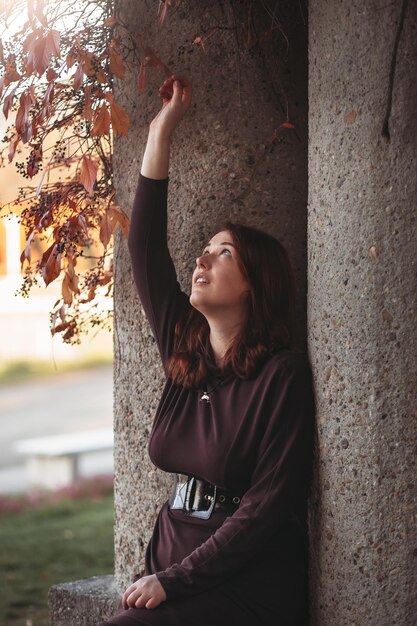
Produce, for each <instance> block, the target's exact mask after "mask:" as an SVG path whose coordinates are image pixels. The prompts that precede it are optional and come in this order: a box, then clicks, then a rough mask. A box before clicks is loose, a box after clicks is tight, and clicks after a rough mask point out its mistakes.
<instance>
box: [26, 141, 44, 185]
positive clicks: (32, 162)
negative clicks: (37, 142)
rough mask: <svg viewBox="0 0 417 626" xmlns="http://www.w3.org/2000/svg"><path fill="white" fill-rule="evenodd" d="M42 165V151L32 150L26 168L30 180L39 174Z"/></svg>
mask: <svg viewBox="0 0 417 626" xmlns="http://www.w3.org/2000/svg"><path fill="white" fill-rule="evenodd" d="M40 163H42V150H41V149H39V148H38V149H34V150H32V152H31V153H30V156H29V160H28V164H27V167H26V171H27V173H28V176H29V177H30V178H32V177H33V176H35V174H37V173H38V171H39V165H40Z"/></svg>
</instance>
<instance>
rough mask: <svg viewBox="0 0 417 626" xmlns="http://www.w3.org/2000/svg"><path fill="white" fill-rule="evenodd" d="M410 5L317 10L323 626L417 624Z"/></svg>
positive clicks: (315, 240)
mask: <svg viewBox="0 0 417 626" xmlns="http://www.w3.org/2000/svg"><path fill="white" fill-rule="evenodd" d="M401 5H402V2H401V1H399V2H388V3H387V2H385V1H384V0H375V1H374V2H362V0H341V1H339V2H327V1H324V0H311V2H310V19H309V41H310V51H309V62H310V75H309V85H310V92H309V225H308V247H309V257H308V261H309V271H308V281H309V296H308V316H309V349H310V355H311V358H312V362H313V367H314V372H315V384H316V392H317V409H318V462H317V472H316V484H315V492H314V498H313V502H312V510H311V513H312V516H311V528H312V537H313V546H312V559H311V574H312V576H311V580H312V609H313V611H312V615H313V620H312V623H313V624H314V625H315V626H319V625H320V626H365V624H366V626H392V625H394V624H396V625H398V626H412V625H413V624H416V623H417V622H416V619H417V617H416V616H417V524H416V502H417V499H416V495H417V493H416V451H417V448H416V441H417V440H416V435H417V416H416V406H417V377H416V356H417V332H416V269H417V268H416V261H415V258H416V250H417V245H416V243H417V241H416V239H417V231H416V223H415V215H416V198H417V176H416V171H417V122H416V120H417V117H416V111H417V107H416V103H417V87H416V85H417V83H416V80H415V77H416V73H417V30H416V24H417V3H416V2H412V1H410V2H408V6H406V11H405V16H404V23H403V27H402V29H401ZM397 35H398V50H397V55H396V58H395V54H394V52H395V42H396V38H397ZM391 68H393V69H395V77H394V81H393V89H392V109H391V112H390V115H389V134H390V139H388V138H387V137H386V136H383V135H382V134H381V130H382V128H383V123H384V118H385V116H386V111H387V107H388V105H389V102H390V98H391V89H390V71H391ZM385 135H386V133H385Z"/></svg>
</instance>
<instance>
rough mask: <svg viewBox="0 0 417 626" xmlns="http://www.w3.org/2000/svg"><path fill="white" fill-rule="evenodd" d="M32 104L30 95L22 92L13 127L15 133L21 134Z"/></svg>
mask: <svg viewBox="0 0 417 626" xmlns="http://www.w3.org/2000/svg"><path fill="white" fill-rule="evenodd" d="M31 103H32V98H31V97H30V94H29V93H27V92H26V91H24V92H23V93H22V94H21V96H20V106H19V108H18V110H17V114H16V121H15V126H16V130H17V132H18V133H19V134H20V133H23V132H24V130H25V129H26V127H27V125H28V121H29V110H30V105H31Z"/></svg>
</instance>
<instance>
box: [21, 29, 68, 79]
mask: <svg viewBox="0 0 417 626" xmlns="http://www.w3.org/2000/svg"><path fill="white" fill-rule="evenodd" d="M60 37H61V36H60V34H59V32H58V31H57V30H50V31H49V32H48V33H47V35H46V36H45V37H44V36H40V37H39V38H38V39H34V40H33V41H31V42H30V44H29V46H28V71H29V72H32V71H33V70H35V71H36V72H37V73H38V75H39V76H42V74H43V73H44V71H45V70H46V68H47V67H48V65H49V62H50V60H51V57H52V55H53V54H54V55H55V56H57V57H60V49H59V44H60Z"/></svg>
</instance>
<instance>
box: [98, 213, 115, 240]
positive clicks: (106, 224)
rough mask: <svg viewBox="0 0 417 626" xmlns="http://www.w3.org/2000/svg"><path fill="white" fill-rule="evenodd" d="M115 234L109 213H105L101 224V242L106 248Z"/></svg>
mask: <svg viewBox="0 0 417 626" xmlns="http://www.w3.org/2000/svg"><path fill="white" fill-rule="evenodd" d="M112 233H113V224H112V220H111V219H110V213H109V211H107V210H106V211H105V212H104V215H103V217H102V218H101V222H100V241H101V243H102V244H103V246H104V247H105V248H107V246H108V245H109V241H110V239H111V236H112Z"/></svg>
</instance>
